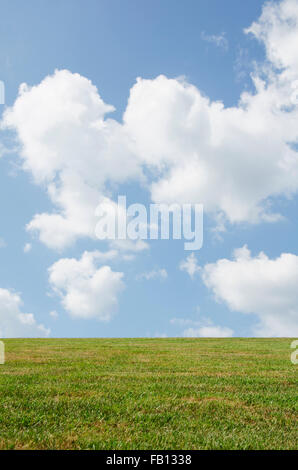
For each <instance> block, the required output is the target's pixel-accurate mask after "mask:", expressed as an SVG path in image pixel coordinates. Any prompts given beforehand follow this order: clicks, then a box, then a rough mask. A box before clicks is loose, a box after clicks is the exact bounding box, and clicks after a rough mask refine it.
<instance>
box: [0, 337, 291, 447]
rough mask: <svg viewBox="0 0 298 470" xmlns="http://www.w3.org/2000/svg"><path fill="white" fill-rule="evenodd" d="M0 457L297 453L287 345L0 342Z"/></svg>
mask: <svg viewBox="0 0 298 470" xmlns="http://www.w3.org/2000/svg"><path fill="white" fill-rule="evenodd" d="M4 342H5V348H6V363H5V364H4V365H0V397H1V403H0V448H1V449H136V450H137V449H167V450H170V449H172V450H175V449H188V450H190V449H297V447H298V446H297V417H298V413H297V411H298V406H297V388H298V387H297V368H298V366H295V365H293V364H292V363H291V361H290V354H291V352H292V351H291V349H290V344H291V340H290V339H247V338H244V339H237V338H235V339H234V338H233V339H230V338H229V339H207V338H206V339H205V338H204V339H199V338H198V339H187V338H185V339H180V338H173V339H168V338H165V339H47V340H45V339H19V340H14V339H8V340H5V341H4Z"/></svg>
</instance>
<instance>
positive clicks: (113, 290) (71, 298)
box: [49, 251, 124, 321]
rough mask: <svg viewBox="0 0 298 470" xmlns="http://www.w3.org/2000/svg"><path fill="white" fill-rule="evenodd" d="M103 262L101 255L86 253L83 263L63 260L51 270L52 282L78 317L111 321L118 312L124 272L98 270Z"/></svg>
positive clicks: (66, 308)
mask: <svg viewBox="0 0 298 470" xmlns="http://www.w3.org/2000/svg"><path fill="white" fill-rule="evenodd" d="M102 259H103V258H102V253H100V252H97V251H92V252H88V251H85V252H84V253H83V255H82V257H81V258H80V259H79V260H77V259H75V258H61V259H59V260H58V261H57V262H56V263H54V264H53V265H52V266H51V267H50V268H49V283H50V285H51V287H52V289H53V290H54V292H56V293H57V294H58V295H59V296H60V297H61V303H62V305H63V307H64V309H65V310H66V311H67V312H68V313H69V314H70V315H71V316H72V317H74V318H84V319H90V318H95V319H97V320H100V321H109V320H110V319H111V318H112V315H113V313H114V312H115V310H116V309H117V305H118V295H119V294H120V292H121V291H122V290H123V288H124V282H123V280H122V278H123V273H122V272H114V271H112V269H111V268H110V266H107V265H104V266H99V267H98V263H99V262H101V261H102Z"/></svg>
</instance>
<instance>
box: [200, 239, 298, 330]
mask: <svg viewBox="0 0 298 470" xmlns="http://www.w3.org/2000/svg"><path fill="white" fill-rule="evenodd" d="M202 277H203V280H204V283H205V284H206V286H207V287H208V288H210V289H212V291H213V293H214V294H215V297H216V299H217V300H218V301H224V302H225V303H226V304H227V305H228V307H229V308H230V309H231V310H233V311H238V312H242V313H246V314H255V315H257V317H258V319H259V323H258V325H256V327H255V328H254V334H256V335H257V336H296V335H298V289H297V285H298V256H296V255H293V254H290V253H283V254H281V255H280V257H278V258H276V259H270V258H268V256H266V255H265V254H264V253H260V254H259V255H258V256H255V257H253V256H251V253H250V251H249V250H248V248H247V247H246V246H244V247H243V248H240V249H238V250H235V252H234V259H232V260H228V259H220V260H218V261H217V262H216V263H213V264H207V265H206V266H205V267H204V270H203V273H202Z"/></svg>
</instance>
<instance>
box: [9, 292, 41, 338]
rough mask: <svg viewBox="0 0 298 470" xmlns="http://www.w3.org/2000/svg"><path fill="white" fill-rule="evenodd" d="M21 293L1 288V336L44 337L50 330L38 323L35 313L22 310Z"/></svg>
mask: <svg viewBox="0 0 298 470" xmlns="http://www.w3.org/2000/svg"><path fill="white" fill-rule="evenodd" d="M22 304H23V302H22V299H21V297H20V295H19V294H18V293H16V292H13V291H11V290H8V289H2V288H0V337H1V338H42V337H46V336H49V334H50V330H49V329H47V328H45V327H44V325H42V324H38V323H37V322H36V320H35V317H34V315H33V313H24V312H23V311H22Z"/></svg>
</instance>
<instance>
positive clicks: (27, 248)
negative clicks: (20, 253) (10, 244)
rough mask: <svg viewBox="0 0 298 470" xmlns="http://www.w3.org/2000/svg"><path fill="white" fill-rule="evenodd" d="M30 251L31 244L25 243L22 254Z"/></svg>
mask: <svg viewBox="0 0 298 470" xmlns="http://www.w3.org/2000/svg"><path fill="white" fill-rule="evenodd" d="M31 249H32V245H31V243H26V244H25V246H24V253H29V251H31Z"/></svg>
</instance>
